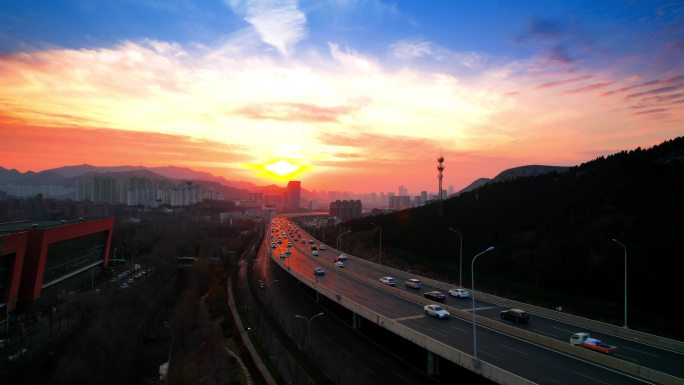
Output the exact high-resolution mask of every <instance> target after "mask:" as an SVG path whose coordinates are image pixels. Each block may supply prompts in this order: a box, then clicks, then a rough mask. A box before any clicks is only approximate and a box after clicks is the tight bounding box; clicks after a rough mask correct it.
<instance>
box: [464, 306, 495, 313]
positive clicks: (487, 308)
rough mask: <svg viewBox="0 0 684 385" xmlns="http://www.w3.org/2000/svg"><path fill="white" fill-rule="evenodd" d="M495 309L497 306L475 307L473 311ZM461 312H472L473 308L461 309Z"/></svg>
mask: <svg viewBox="0 0 684 385" xmlns="http://www.w3.org/2000/svg"><path fill="white" fill-rule="evenodd" d="M496 308H498V306H482V307H476V308H475V310H476V311H480V310H490V309H496ZM463 310H465V311H470V312H472V311H473V308H470V309H463Z"/></svg>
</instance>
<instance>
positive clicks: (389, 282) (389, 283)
mask: <svg viewBox="0 0 684 385" xmlns="http://www.w3.org/2000/svg"><path fill="white" fill-rule="evenodd" d="M380 282H382V283H384V284H385V285H387V286H394V285H396V284H397V282H396V281H395V280H394V278H392V277H382V278H380Z"/></svg>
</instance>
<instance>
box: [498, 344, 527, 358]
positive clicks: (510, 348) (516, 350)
mask: <svg viewBox="0 0 684 385" xmlns="http://www.w3.org/2000/svg"><path fill="white" fill-rule="evenodd" d="M500 346H501V347H502V348H505V349H508V350H512V351H514V352H516V353H519V354H522V355H524V356H526V355H527V353H525V352H523V351H521V350H518V349H514V348H512V347H510V346H508V345H503V344H502V345H500Z"/></svg>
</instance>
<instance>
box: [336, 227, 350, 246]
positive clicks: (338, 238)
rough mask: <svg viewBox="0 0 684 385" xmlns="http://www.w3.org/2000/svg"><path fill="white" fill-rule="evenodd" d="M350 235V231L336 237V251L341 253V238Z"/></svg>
mask: <svg viewBox="0 0 684 385" xmlns="http://www.w3.org/2000/svg"><path fill="white" fill-rule="evenodd" d="M349 233H351V230H347V231H345V232H344V233H341V234H340V235H338V236H337V250H339V251H342V237H344V236H345V235H347V234H349Z"/></svg>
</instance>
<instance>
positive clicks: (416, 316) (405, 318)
mask: <svg viewBox="0 0 684 385" xmlns="http://www.w3.org/2000/svg"><path fill="white" fill-rule="evenodd" d="M423 317H425V316H424V315H423V314H419V315H411V316H408V317H399V318H393V319H392V321H397V322H398V321H406V320H409V319H417V318H423Z"/></svg>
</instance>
